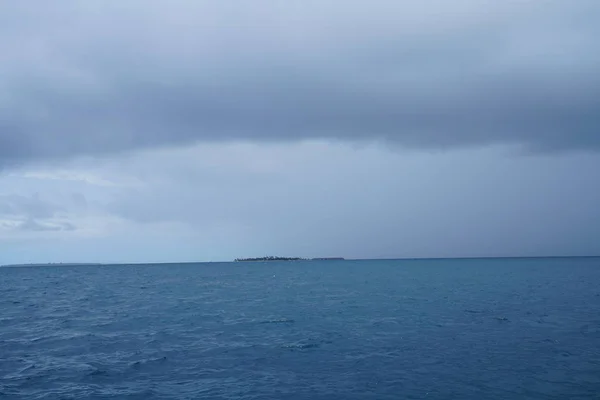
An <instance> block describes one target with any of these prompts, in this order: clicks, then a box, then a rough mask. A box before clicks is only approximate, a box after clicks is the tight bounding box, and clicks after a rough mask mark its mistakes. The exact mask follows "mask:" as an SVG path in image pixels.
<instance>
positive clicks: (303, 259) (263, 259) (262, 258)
mask: <svg viewBox="0 0 600 400" xmlns="http://www.w3.org/2000/svg"><path fill="white" fill-rule="evenodd" d="M306 260H307V259H306V258H301V257H275V256H267V257H256V258H236V259H235V260H234V261H235V262H242V261H306Z"/></svg>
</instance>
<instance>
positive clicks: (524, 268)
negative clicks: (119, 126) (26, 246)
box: [0, 258, 600, 400]
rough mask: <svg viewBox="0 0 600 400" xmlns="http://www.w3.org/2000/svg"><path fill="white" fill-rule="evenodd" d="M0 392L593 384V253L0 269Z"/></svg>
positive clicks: (108, 395)
mask: <svg viewBox="0 0 600 400" xmlns="http://www.w3.org/2000/svg"><path fill="white" fill-rule="evenodd" d="M0 310H1V313H0V399H245V400H249V399H266V400H269V399H291V400H294V399H311V400H312V399H315V400H317V399H323V400H325V399H328V400H329V399H428V400H431V399H463V400H464V399H466V400H469V399H477V400H480V399H502V400H507V399H600V258H557V259H469V260H378V261H302V262H264V263H263V262H254V263H210V264H169V265H107V266H46V267H20V268H0Z"/></svg>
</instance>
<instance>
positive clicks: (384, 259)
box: [0, 255, 600, 268]
mask: <svg viewBox="0 0 600 400" xmlns="http://www.w3.org/2000/svg"><path fill="white" fill-rule="evenodd" d="M555 258H558V259H562V258H600V255H578V256H461V257H398V258H344V259H337V260H335V259H334V260H327V259H326V257H315V258H308V259H302V260H295V262H307V261H330V262H332V261H338V262H344V261H432V260H511V259H512V260H515V259H555ZM234 262H235V261H234V260H227V261H166V262H137V261H136V262H116V263H115V262H81V263H78V262H47V263H18V264H2V265H0V268H5V267H45V266H70V267H74V266H89V267H93V266H110V265H174V264H229V263H234ZM265 262H271V263H272V262H277V261H265ZM281 262H290V261H281ZM238 264H239V262H238Z"/></svg>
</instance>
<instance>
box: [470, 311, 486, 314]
mask: <svg viewBox="0 0 600 400" xmlns="http://www.w3.org/2000/svg"><path fill="white" fill-rule="evenodd" d="M465 312H466V313H469V314H483V313H484V311H481V310H465Z"/></svg>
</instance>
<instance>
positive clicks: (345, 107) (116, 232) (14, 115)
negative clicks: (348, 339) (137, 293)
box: [0, 0, 600, 264]
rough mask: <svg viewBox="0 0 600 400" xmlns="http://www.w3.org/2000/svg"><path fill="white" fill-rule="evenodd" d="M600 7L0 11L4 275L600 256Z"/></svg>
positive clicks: (198, 5) (135, 0) (308, 2)
mask: <svg viewBox="0 0 600 400" xmlns="http://www.w3.org/2000/svg"><path fill="white" fill-rule="evenodd" d="M598 20H600V2H598V1H597V0H576V1H563V0H560V1H559V0H540V1H524V0H519V1H517V0H507V1H497V0H455V1H447V0H427V1H422V0H372V1H369V2H366V1H355V0H343V1H342V0H328V1H323V0H318V1H317V0H302V1H300V0H298V1H296V0H285V1H277V0H269V1H266V0H253V1H251V2H250V1H235V2H234V1H222V0H220V1H217V0H205V1H191V0H172V1H169V2H166V1H162V0H161V1H159V0H128V1H116V0H115V1H110V0H109V1H106V0H102V1H101V0H88V1H85V2H83V1H79V0H63V1H60V2H46V1H44V2H42V1H38V2H35V7H34V6H33V5H32V3H31V2H24V1H21V0H4V1H2V2H0V264H8V263H28V262H60V261H62V262H151V261H157V262H163V261H195V260H205V261H208V260H228V259H232V258H235V257H240V256H261V255H267V254H273V255H298V256H308V257H313V256H345V257H349V258H354V257H357V258H371V257H386V258H388V257H446V256H510V255H592V254H596V255H598V254H600V206H599V204H600V74H599V73H598V71H600V51H598V40H597V38H598V37H600V28H599V27H598V23H597V22H598Z"/></svg>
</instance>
